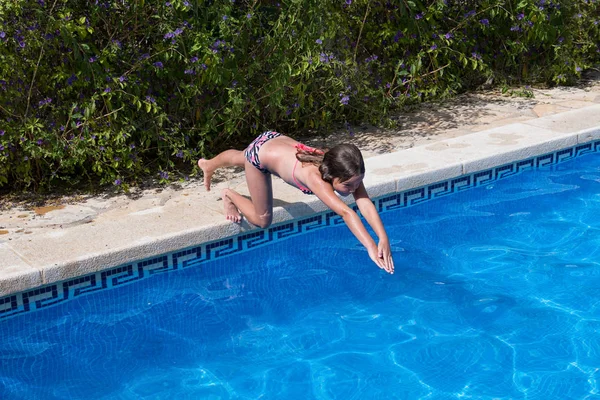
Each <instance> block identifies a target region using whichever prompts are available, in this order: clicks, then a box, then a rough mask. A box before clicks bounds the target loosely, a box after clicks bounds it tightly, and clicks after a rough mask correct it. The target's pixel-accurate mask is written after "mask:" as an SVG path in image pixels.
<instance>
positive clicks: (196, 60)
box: [190, 57, 198, 63]
mask: <svg viewBox="0 0 600 400" xmlns="http://www.w3.org/2000/svg"><path fill="white" fill-rule="evenodd" d="M190 62H191V63H195V62H198V57H192V58H190Z"/></svg>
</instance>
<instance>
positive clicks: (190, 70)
mask: <svg viewBox="0 0 600 400" xmlns="http://www.w3.org/2000/svg"><path fill="white" fill-rule="evenodd" d="M183 73H184V74H186V75H194V70H193V69H186V70H185V71H183Z"/></svg>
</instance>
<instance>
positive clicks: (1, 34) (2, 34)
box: [0, 31, 6, 39]
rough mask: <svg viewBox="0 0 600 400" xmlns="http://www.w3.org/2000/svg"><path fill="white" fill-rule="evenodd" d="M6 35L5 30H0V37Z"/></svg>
mask: <svg viewBox="0 0 600 400" xmlns="http://www.w3.org/2000/svg"><path fill="white" fill-rule="evenodd" d="M5 37H6V32H4V31H2V32H0V38H2V39H4V38H5Z"/></svg>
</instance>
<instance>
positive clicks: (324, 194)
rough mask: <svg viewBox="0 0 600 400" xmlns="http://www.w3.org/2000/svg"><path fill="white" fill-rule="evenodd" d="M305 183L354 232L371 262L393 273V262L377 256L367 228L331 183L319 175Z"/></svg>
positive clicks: (376, 248)
mask: <svg viewBox="0 0 600 400" xmlns="http://www.w3.org/2000/svg"><path fill="white" fill-rule="evenodd" d="M306 183H307V184H308V187H309V189H310V190H312V191H313V193H314V194H315V195H317V197H318V198H319V199H320V200H321V201H322V202H323V203H325V205H326V206H327V207H329V208H331V210H332V211H333V212H335V213H336V214H337V215H339V216H340V217H342V219H343V220H344V222H345V223H346V225H347V226H348V228H349V229H350V231H351V232H352V233H353V234H354V236H356V238H357V239H358V241H359V242H360V243H361V244H362V245H363V246H365V248H366V249H367V251H368V252H369V257H370V258H371V260H373V262H374V263H375V264H377V266H378V267H379V268H381V269H384V270H386V271H387V272H389V273H393V271H394V269H393V264H392V265H391V267H390V265H389V263H387V264H386V262H385V260H386V259H385V258H383V257H379V253H380V249H379V248H378V246H377V245H376V244H375V241H374V240H373V238H372V237H371V235H370V234H369V232H367V229H366V228H365V226H364V225H363V223H362V221H361V219H360V217H359V216H358V214H356V212H354V210H352V209H351V208H350V207H348V205H347V204H346V203H344V202H343V201H342V200H340V198H339V197H337V196H336V194H335V192H334V191H333V188H332V187H331V185H330V184H329V183H327V182H324V181H323V180H322V179H321V178H320V177H318V179H314V180H313V179H311V180H310V181H309V182H306ZM365 193H366V191H365ZM380 223H381V220H380ZM382 227H383V225H382ZM376 232H377V231H376ZM384 232H385V230H384ZM388 249H389V245H388Z"/></svg>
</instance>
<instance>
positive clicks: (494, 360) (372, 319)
mask: <svg viewBox="0 0 600 400" xmlns="http://www.w3.org/2000/svg"><path fill="white" fill-rule="evenodd" d="M597 147H600V146H596V148H595V149H596V151H597ZM559 154H560V155H565V154H568V153H560V152H559V153H556V154H555V155H553V157H555V158H553V160H554V161H556V159H557V158H558V157H559ZM540 159H541V160H543V158H536V159H535V160H534V161H533V162H532V163H531V165H530V164H528V162H527V160H525V161H523V163H522V164H520V165H521V166H522V167H527V166H533V167H536V166H540V165H543V164H544V163H543V162H541V163H539V160H540ZM536 163H538V164H536ZM550 164H554V163H550ZM514 165H517V166H518V165H519V163H515V164H514ZM502 168H503V167H501V168H497V169H494V171H495V172H494V174H496V175H497V174H498V173H503V172H505V173H506V174H509V173H512V172H515V170H514V167H513V169H510V168H505V169H502ZM469 179H470V180H469V181H468V184H466V183H465V182H466V181H465V180H464V179H463V178H459V179H455V180H452V181H450V183H447V182H446V183H440V184H437V185H431V186H429V187H428V188H426V189H423V190H421V189H415V190H413V191H409V192H407V193H405V194H403V195H402V196H388V197H387V198H384V199H380V200H379V201H378V206H379V207H380V208H385V209H390V212H386V213H383V214H382V218H383V219H384V223H385V225H386V228H387V230H388V234H389V236H390V238H391V241H392V247H393V250H394V254H395V263H396V273H395V274H394V275H392V276H389V275H387V274H385V273H384V272H382V271H380V270H378V269H377V268H376V267H375V266H374V264H372V262H371V261H370V260H369V257H368V255H367V253H366V251H365V250H364V249H363V248H362V247H361V246H360V244H358V243H357V241H356V239H355V238H354V237H353V236H352V235H351V233H350V232H349V231H348V230H347V228H346V227H345V226H343V225H341V226H336V223H335V220H334V219H332V220H331V223H329V224H328V225H330V226H328V227H326V228H324V229H314V230H310V229H304V232H305V233H304V234H303V235H296V236H292V237H290V238H287V239H285V238H282V239H280V240H276V241H273V242H269V241H268V240H266V239H265V237H264V235H263V236H261V234H256V235H255V236H249V237H245V238H244V240H245V241H247V242H248V241H250V243H256V244H258V243H259V242H260V244H261V245H260V246H258V245H257V246H256V247H255V248H252V249H244V250H243V251H239V252H236V251H234V250H235V246H234V245H235V243H240V240H241V239H240V240H237V239H235V240H233V241H232V242H229V241H221V242H218V243H215V244H212V245H211V246H213V247H212V249H221V250H218V251H222V254H221V255H226V254H229V253H235V254H234V255H232V256H229V257H212V258H215V259H214V261H205V259H206V258H210V257H208V255H209V254H213V255H216V254H217V252H218V251H215V252H212V253H211V252H209V251H207V250H206V249H205V248H204V250H202V254H203V257H204V258H203V259H202V262H199V261H197V259H194V258H189V260H193V261H191V262H190V265H189V266H190V268H176V270H175V271H171V272H169V273H154V274H150V275H149V276H150V278H149V279H138V280H136V279H134V278H135V276H136V275H135V271H136V269H135V268H134V269H133V270H131V269H128V266H123V267H121V269H112V270H111V271H112V272H110V273H109V274H108V275H106V274H105V275H104V278H102V282H104V281H105V280H106V282H109V283H110V282H112V284H113V285H114V286H115V287H114V288H112V289H109V290H100V289H101V287H100V286H101V285H99V286H98V285H93V284H91V283H90V282H91V280H92V279H95V278H92V277H86V278H80V279H79V280H71V281H69V284H68V285H67V286H68V287H69V288H71V289H73V288H76V289H75V292H76V291H77V290H79V291H80V292H79V293H80V294H81V293H86V291H87V292H90V293H89V294H87V295H80V296H73V295H71V297H74V298H73V300H70V301H58V300H57V299H59V298H60V296H61V292H60V288H61V286H50V287H49V288H50V289H43V290H40V291H38V292H37V293H35V292H32V293H31V295H27V296H25V297H21V299H26V298H27V299H35V298H36V297H37V298H40V296H42V295H43V294H44V291H46V292H48V293H50V292H52V291H58V293H56V294H54V293H53V295H52V296H50V297H48V299H50V300H45V301H39V304H37V305H35V304H36V303H35V302H34V301H33V300H32V301H30V302H28V303H27V304H28V307H30V308H28V309H27V310H26V309H25V308H23V304H17V303H18V301H17V300H15V305H14V307H13V306H11V307H7V305H10V304H12V303H11V301H12V300H5V302H4V304H5V306H6V307H5V308H4V310H5V311H6V310H8V311H6V312H5V315H8V316H10V318H5V319H4V320H2V321H0V339H1V340H0V360H1V364H0V398H2V399H3V400H4V399H6V400H8V399H23V398H30V399H139V398H148V399H199V398H214V399H217V398H251V399H254V398H258V397H261V396H262V397H264V398H302V399H307V398H319V399H325V398H339V399H365V398H382V397H384V396H385V397H390V396H391V397H394V398H406V399H417V398H433V399H444V398H456V397H465V398H479V399H481V398H483V399H485V398H490V399H491V398H527V399H573V398H584V397H586V396H589V397H590V398H592V397H594V396H598V383H597V380H596V379H597V377H598V374H599V373H598V371H599V369H600V335H599V333H598V331H599V330H600V310H599V307H600V294H599V293H600V291H599V290H598V289H599V288H600V267H599V265H598V260H599V259H600V250H598V249H599V247H600V234H599V233H600V216H599V215H600V195H599V194H598V193H600V190H598V189H599V188H600V157H598V156H597V155H589V156H585V157H579V158H577V159H576V160H573V161H568V162H564V163H560V164H555V165H553V166H550V167H546V168H541V169H538V170H532V171H528V172H527V173H523V174H519V175H516V176H513V177H511V178H510V179H502V180H498V179H494V176H492V175H489V177H488V175H486V173H485V171H483V172H482V173H478V174H474V175H472V176H471V177H470V178H469ZM474 181H476V182H478V184H477V185H475V184H473V182H474ZM473 186H476V187H475V188H473V189H472V190H464V191H461V190H458V188H461V187H473ZM446 192H448V193H451V192H452V193H455V194H454V195H452V196H443V194H445V193H446ZM456 192H457V193H456ZM436 194H438V195H440V196H437V195H436ZM424 199H431V200H429V201H426V202H423V203H422V204H420V205H419V206H417V207H405V206H406V205H407V204H408V203H411V204H413V203H420V202H421V200H424ZM394 209H395V210H394ZM315 218H316V219H314V220H310V219H309V220H306V221H307V222H305V223H304V226H311V223H312V222H315V223H316V222H319V221H321V220H319V219H318V218H319V217H315ZM321 218H322V219H324V218H329V217H326V216H325V217H321ZM315 226H316V225H315ZM294 227H297V225H294ZM277 229H279V230H275V231H273V232H287V231H288V230H290V229H291V228H289V227H287V226H283V228H277ZM269 232H270V231H269ZM269 235H270V234H269ZM282 236H285V235H282ZM264 242H266V244H265V243H264ZM232 243H233V244H232ZM232 246H233V247H232ZM246 247H253V246H246ZM195 251H196V250H194V249H189V250H186V251H182V252H180V253H177V257H179V258H181V259H183V258H185V257H190V255H191V254H196V253H194V252H195ZM198 251H199V250H198ZM212 258H211V260H212ZM184 264H185V262H184ZM147 265H154V266H155V268H154V269H153V271H163V270H165V271H166V270H169V269H172V267H173V266H172V265H171V264H170V263H169V262H165V261H164V258H161V257H157V258H154V259H152V260H148V261H145V262H144V263H139V264H138V265H137V267H138V269H137V270H138V275H139V270H140V268H143V267H144V266H147ZM132 271H133V272H132ZM93 276H95V275H93ZM111 276H114V277H115V279H113V280H112V281H111V279H110V277H111ZM86 279H87V280H86ZM128 280H131V281H133V280H136V282H135V283H133V284H129V285H124V284H123V285H120V284H119V283H125V282H128ZM67 286H62V287H67ZM99 288H100V289H99ZM92 292H94V293H92ZM63 296H65V295H63ZM10 299H12V297H11V298H10ZM19 301H21V300H19ZM23 301H24V300H23ZM55 303H56V305H54V306H52V307H46V306H47V305H52V304H55ZM36 307H37V308H40V309H39V310H38V311H35V312H26V311H28V310H30V309H35V308H36Z"/></svg>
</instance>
